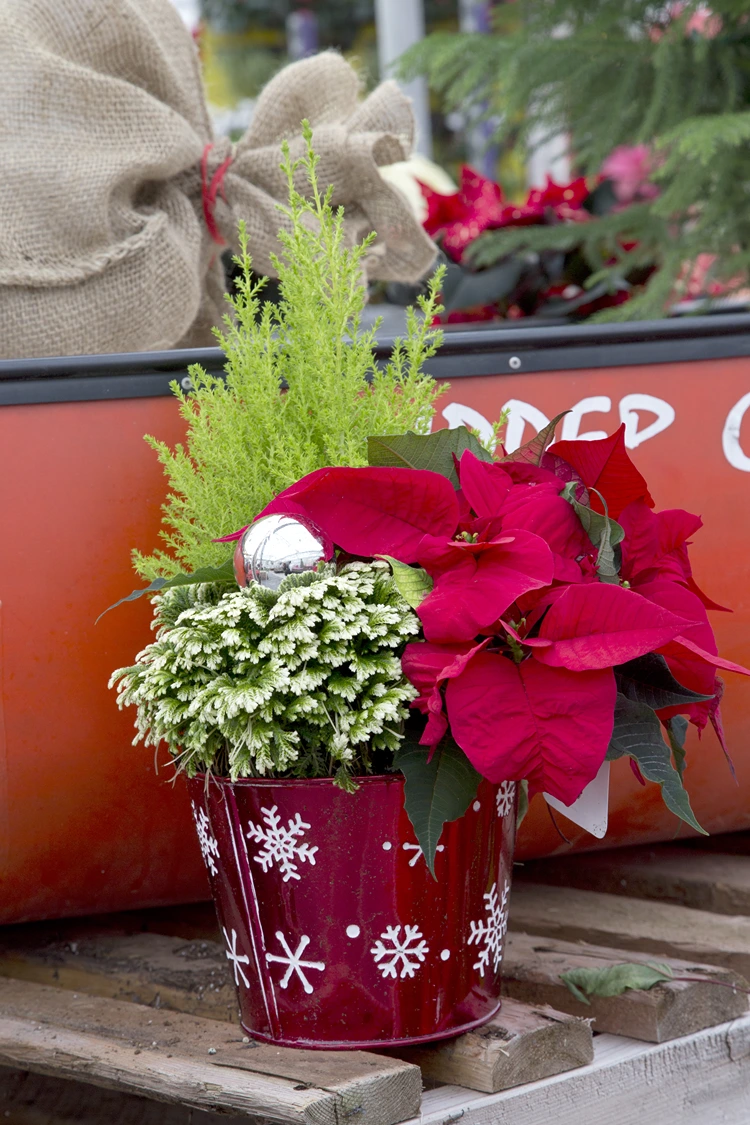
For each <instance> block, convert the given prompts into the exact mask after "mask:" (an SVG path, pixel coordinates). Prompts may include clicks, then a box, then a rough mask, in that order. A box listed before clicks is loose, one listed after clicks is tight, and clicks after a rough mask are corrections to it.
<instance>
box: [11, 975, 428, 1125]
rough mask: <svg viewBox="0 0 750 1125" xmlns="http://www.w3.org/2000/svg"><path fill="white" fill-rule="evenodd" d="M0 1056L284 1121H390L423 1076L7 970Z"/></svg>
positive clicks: (400, 1065)
mask: <svg viewBox="0 0 750 1125" xmlns="http://www.w3.org/2000/svg"><path fill="white" fill-rule="evenodd" d="M209 1051H211V1052H212V1053H211V1054H209ZM0 1064H2V1065H5V1066H12V1067H15V1068H23V1069H25V1070H30V1071H33V1072H35V1073H39V1074H49V1075H54V1076H57V1077H61V1078H72V1079H81V1080H84V1081H86V1082H90V1083H92V1084H93V1085H96V1086H104V1087H107V1088H110V1089H117V1090H123V1091H126V1092H128V1093H136V1094H141V1095H145V1096H148V1097H150V1098H154V1099H156V1100H161V1101H167V1102H177V1103H182V1104H184V1105H190V1106H195V1107H196V1108H199V1109H206V1110H210V1111H225V1112H226V1111H229V1112H233V1113H235V1114H244V1115H246V1116H254V1117H265V1118H269V1119H270V1120H273V1121H280V1122H284V1123H287V1125H341V1122H342V1121H343V1120H345V1119H347V1118H349V1117H354V1116H355V1115H356V1120H357V1123H358V1125H396V1123H397V1122H400V1121H403V1120H404V1119H405V1118H407V1117H410V1116H413V1115H414V1114H415V1113H416V1112H418V1108H419V1100H420V1095H421V1086H422V1083H421V1075H420V1072H419V1069H418V1068H417V1067H416V1066H411V1065H410V1064H408V1063H404V1062H402V1061H400V1060H395V1059H388V1058H383V1057H381V1056H379V1055H373V1054H368V1053H366V1052H364V1051H352V1052H346V1053H345V1054H342V1053H340V1052H334V1051H316V1052H311V1051H296V1050H294V1049H290V1048H284V1049H277V1048H275V1047H271V1046H266V1045H263V1044H252V1043H243V1041H242V1035H241V1032H240V1029H239V1028H235V1027H233V1026H232V1025H230V1024H228V1023H221V1022H218V1021H215V1020H206V1019H201V1018H199V1017H197V1016H188V1015H183V1014H181V1013H176V1012H157V1011H155V1010H154V1009H152V1008H147V1007H144V1006H142V1005H140V1004H132V1003H125V1002H122V1001H117V1000H105V999H102V998H100V997H91V996H82V995H76V994H75V993H70V992H66V991H64V990H62V989H58V988H50V987H48V986H46V985H39V984H33V983H30V982H28V981H15V980H9V979H6V980H0Z"/></svg>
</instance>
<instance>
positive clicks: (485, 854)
mask: <svg viewBox="0 0 750 1125" xmlns="http://www.w3.org/2000/svg"><path fill="white" fill-rule="evenodd" d="M188 786H189V791H190V797H191V800H192V803H193V812H194V816H195V820H196V826H197V829H198V838H199V841H200V845H201V851H202V853H203V857H204V859H205V861H206V867H207V868H208V872H209V877H210V880H211V887H212V891H213V895H214V902H215V904H216V912H217V914H218V917H219V924H220V925H221V927H222V931H223V934H224V938H225V940H226V945H227V950H226V953H227V958H228V960H229V961H230V963H231V965H232V969H233V972H234V980H235V984H236V985H237V991H238V994H239V1002H240V1012H241V1017H242V1026H243V1028H244V1029H245V1031H246V1032H247V1033H248V1035H252V1036H254V1037H255V1038H257V1039H264V1040H266V1041H269V1042H272V1043H279V1044H283V1045H285V1046H290V1047H326V1048H347V1047H348V1048H360V1047H379V1046H384V1045H386V1044H388V1043H402V1044H404V1043H424V1042H428V1041H430V1040H433V1039H443V1038H446V1037H448V1036H451V1035H458V1034H459V1033H460V1032H463V1031H468V1030H470V1029H471V1028H473V1027H477V1026H479V1025H480V1024H482V1023H484V1022H485V1021H486V1020H488V1019H490V1018H491V1017H492V1016H493V1015H494V1014H495V1012H497V1010H498V1009H499V1007H500V962H501V959H502V952H503V943H504V937H505V930H506V925H507V908H508V896H509V892H510V876H511V866H512V861H513V844H514V834H515V833H514V828H515V787H514V786H512V785H510V784H507V783H506V784H505V785H504V786H500V787H498V786H492V785H489V784H488V783H487V782H482V784H481V786H480V788H479V792H478V794H477V799H476V800H475V801H474V802H473V804H472V805H471V806H470V807H469V809H468V811H467V812H466V814H465V815H464V816H463V817H461V818H460V820H457V821H453V822H451V823H449V824H447V825H446V826H445V829H444V831H443V834H442V837H441V842H440V845H439V850H438V853H437V856H436V862H435V873H436V876H437V880H434V879H433V878H432V876H431V875H430V873H429V871H428V869H427V865H426V863H425V860H424V857H423V855H422V852H421V849H420V848H419V845H418V844H417V842H416V838H415V836H414V831H413V829H412V827H411V824H410V822H409V819H408V817H407V815H406V812H405V810H404V779H403V777H402V776H401V775H391V776H383V777H368V778H364V779H361V781H360V784H359V788H358V790H357V792H356V794H349V793H345V792H343V791H342V790H341V789H339V788H337V787H336V786H335V785H334V784H333V782H332V781H331V780H330V779H328V778H322V779H316V780H312V781H296V780H290V781H278V780H243V781H237V782H234V783H232V782H230V781H225V780H222V779H211V781H210V782H209V783H207V782H206V779H205V777H202V776H199V777H196V778H193V779H192V780H191V781H189V782H188Z"/></svg>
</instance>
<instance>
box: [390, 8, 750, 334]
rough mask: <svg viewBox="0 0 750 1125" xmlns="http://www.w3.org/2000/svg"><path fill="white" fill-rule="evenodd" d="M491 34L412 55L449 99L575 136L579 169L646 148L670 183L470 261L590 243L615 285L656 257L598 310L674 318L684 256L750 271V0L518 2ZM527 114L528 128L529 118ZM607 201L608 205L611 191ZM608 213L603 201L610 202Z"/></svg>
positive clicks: (407, 64)
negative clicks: (625, 291)
mask: <svg viewBox="0 0 750 1125" xmlns="http://www.w3.org/2000/svg"><path fill="white" fill-rule="evenodd" d="M495 17H496V22H495V31H494V34H491V35H481V34H463V35H455V34H442V33H436V34H432V35H430V36H428V37H427V39H426V40H424V41H423V42H422V43H420V44H418V45H417V46H416V47H415V48H413V49H412V50H411V51H410V52H408V53H407V55H406V56H405V57H404V63H403V66H404V73H407V74H410V75H413V74H426V75H427V76H428V77H429V80H430V83H431V85H432V88H433V89H434V90H436V91H437V92H438V93H439V94H440V95H441V96H442V98H443V101H444V103H445V107H446V108H447V109H459V110H462V111H463V112H467V111H468V112H469V113H475V114H477V115H478V117H481V118H483V119H485V120H491V121H493V122H495V124H496V135H497V137H498V138H500V139H502V138H504V137H506V136H508V135H510V134H511V133H512V134H513V135H517V134H518V130H519V128H520V131H521V139H522V141H525V143H526V144H527V145H531V144H532V143H533V142H536V143H538V142H539V138H540V136H544V137H549V136H554V135H559V134H561V133H563V134H568V135H569V136H570V149H571V154H572V157H573V159H574V162H575V165H576V168H577V169H578V170H580V171H581V172H583V173H584V174H586V175H592V176H593V175H595V174H597V173H598V172H599V169H600V167H601V164H602V161H603V160H604V158H605V157H606V156H607V155H608V154H609V153H611V152H612V150H613V149H614V148H615V147H617V146H619V145H635V144H641V143H645V144H647V145H649V146H650V148H651V152H652V168H653V171H652V174H651V179H652V180H653V182H654V184H656V185H657V186H658V188H659V194H658V195H657V196H656V197H655V198H653V199H651V200H648V199H646V200H641V201H636V202H635V203H633V204H632V205H631V206H629V207H627V208H623V209H622V210H617V211H615V212H614V213H609V214H606V215H599V216H596V215H595V217H594V219H593V220H592V221H591V222H590V223H587V224H583V225H582V226H580V227H578V229H576V228H571V227H570V226H564V225H559V226H547V227H536V228H529V229H528V230H524V229H521V228H516V229H511V230H504V229H500V230H496V231H489V232H487V233H485V234H484V235H482V236H481V238H479V239H477V241H476V243H475V244H474V246H473V247H472V253H471V255H470V257H471V259H472V260H473V261H474V262H475V264H477V265H484V266H486V265H490V264H492V263H494V262H497V261H499V260H501V259H502V258H504V257H505V256H506V255H507V254H510V253H511V252H514V251H519V250H527V251H536V252H538V251H541V250H567V249H569V248H571V247H572V246H574V245H579V244H580V243H581V241H583V248H584V252H585V253H586V254H587V255H588V256H589V257H590V259H591V261H592V264H594V265H597V264H598V265H599V266H601V263H602V262H604V263H606V264H605V265H604V266H602V267H601V268H600V269H597V272H595V273H594V274H593V275H592V276H591V277H589V279H588V281H587V284H588V285H589V286H595V285H597V284H598V283H599V282H600V281H601V280H602V279H603V278H606V279H607V280H608V281H609V283H610V285H611V286H612V288H613V289H616V288H621V287H622V286H623V284H624V283H627V281H626V279H628V278H633V277H638V275H639V273H640V274H643V273H644V271H648V269H649V266H650V265H651V264H653V263H656V265H657V267H658V268H657V269H656V271H655V272H654V273H652V274H651V276H650V278H649V280H648V282H647V284H646V285H645V286H644V287H643V289H642V290H641V291H640V292H638V293H636V294H634V296H633V299H631V300H630V301H628V302H627V303H626V304H624V305H621V306H620V307H618V308H617V309H609V310H607V311H606V312H605V313H603V314H599V315H600V317H601V318H606V319H613V318H617V319H642V318H647V317H659V316H662V315H664V314H665V312H666V310H667V309H668V307H669V305H670V304H671V303H673V302H674V301H675V300H676V299H679V297H680V296H681V294H682V292H683V291H684V279H685V278H686V276H687V275H688V273H689V268H688V267H689V265H690V264H691V263H694V262H695V261H696V259H697V258H698V256H699V255H700V254H711V255H716V259H717V260H716V262H715V263H714V265H713V267H712V273H713V275H714V276H715V277H716V278H717V279H719V280H723V281H726V282H731V283H732V284H733V287H735V288H739V287H740V286H743V285H746V284H747V278H748V273H749V272H750V0H715V2H713V3H712V4H711V8H710V10H709V9H708V8H707V6H706V5H705V4H702V3H697V2H695V0H692V2H688V3H684V4H683V3H672V4H654V3H653V0H515V2H514V3H512V4H502V5H500V6H499V7H497V8H496V9H495ZM519 123H520V125H519ZM609 202H611V200H610V201H609ZM603 209H604V208H603Z"/></svg>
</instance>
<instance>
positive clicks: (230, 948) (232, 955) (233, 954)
mask: <svg viewBox="0 0 750 1125" xmlns="http://www.w3.org/2000/svg"><path fill="white" fill-rule="evenodd" d="M221 928H222V930H223V932H224V941H225V942H226V943H227V949H226V955H227V961H231V963H232V968H233V969H234V983H235V984H239V983H240V977H242V980H243V983H244V985H245V987H246V988H247V987H249V985H250V981H249V980H248V979H247V977H246V976H245V973H244V970H243V968H242V966H243V965H249V964H250V958H249V957H248V955H247V954H246V953H238V952H237V931H236V930H232V936H231V938H230V937H229V934H228V933H227V931H226V930H225V929H224V927H223V926H222V927H221Z"/></svg>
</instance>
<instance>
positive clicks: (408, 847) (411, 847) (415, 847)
mask: <svg viewBox="0 0 750 1125" xmlns="http://www.w3.org/2000/svg"><path fill="white" fill-rule="evenodd" d="M401 847H402V848H403V849H404V851H405V852H414V855H413V856H412V857H411V859H410V860H409V867H416V866H417V861H418V860H419V857H420V856H422V855H424V852H423V851H422V849H421V847H420V845H419V844H402V845H401ZM435 851H438V852H444V851H445V844H438V846H437V848H436V849H435Z"/></svg>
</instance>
